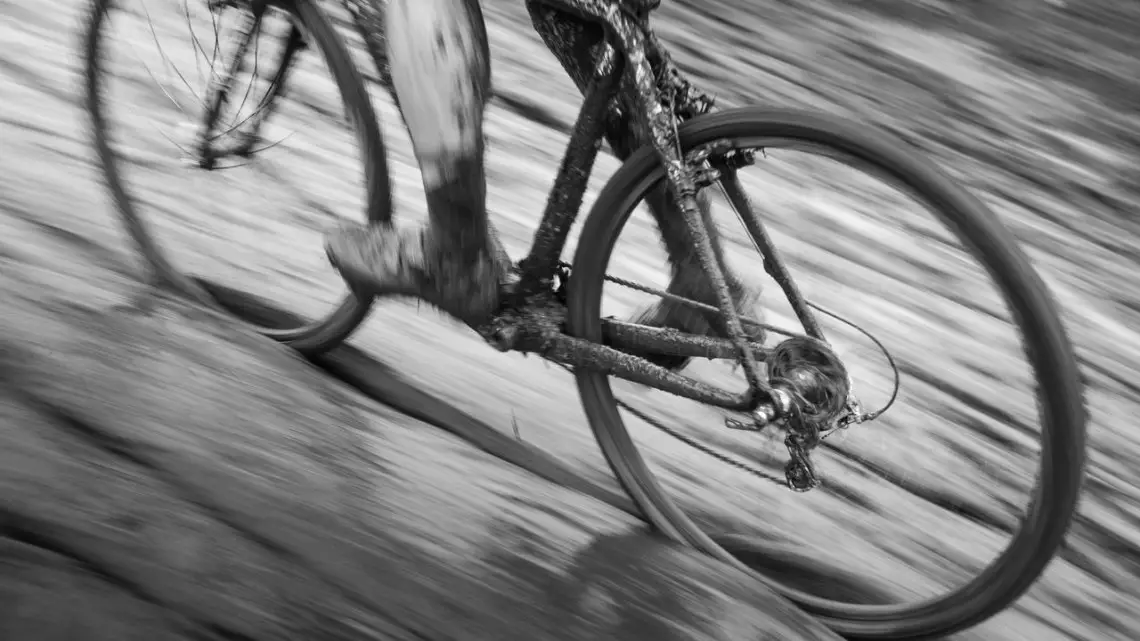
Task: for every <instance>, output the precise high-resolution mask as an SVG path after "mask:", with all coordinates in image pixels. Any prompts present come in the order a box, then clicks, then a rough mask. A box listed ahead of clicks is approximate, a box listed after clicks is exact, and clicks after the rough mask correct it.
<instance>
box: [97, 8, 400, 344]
mask: <svg viewBox="0 0 1140 641" xmlns="http://www.w3.org/2000/svg"><path fill="white" fill-rule="evenodd" d="M85 26H86V28H87V32H86V34H85V40H84V50H83V54H84V57H85V81H86V107H87V109H88V112H89V114H90V118H91V125H92V128H93V135H94V145H95V149H96V151H97V153H98V159H99V162H100V164H101V169H102V172H103V177H104V179H105V181H106V184H107V186H108V189H109V191H110V194H111V196H112V198H113V200H114V203H115V205H116V206H117V207H118V210H119V213H120V215H121V217H122V219H123V221H124V223H125V225H126V229H127V231H128V233H129V234H130V236H131V239H132V240H133V241H134V244H135V246H136V247H137V249H138V250H139V251H140V252H141V253H142V255H143V257H144V259H145V262H146V264H147V266H148V267H149V268H150V269H151V271H152V272H153V274H152V275H153V276H154V277H155V278H156V279H157V280H159V281H160V282H164V283H166V284H172V285H174V286H175V287H176V288H177V289H179V290H181V291H183V292H184V293H188V294H190V295H192V296H195V297H197V298H198V299H199V300H200V301H201V302H203V303H205V304H208V305H214V306H216V305H217V303H216V301H215V300H214V299H213V297H212V296H211V295H210V294H209V293H207V291H206V289H205V288H202V287H199V283H201V282H203V281H205V282H207V283H211V284H215V285H220V286H221V287H222V289H223V290H224V289H231V290H238V291H244V292H248V293H250V294H253V295H255V296H257V297H259V298H262V299H265V300H266V301H267V302H269V303H272V304H274V305H278V306H281V307H284V308H285V309H288V310H290V311H291V312H295V313H296V314H297V315H298V316H301V317H302V318H303V319H305V320H303V321H302V322H301V323H300V324H299V325H295V326H288V327H282V326H279V325H268V324H263V325H258V324H255V328H256V329H257V330H258V331H260V332H261V333H263V334H265V335H267V336H269V337H271V338H273V339H275V340H278V341H280V342H282V343H285V344H287V345H289V346H291V347H293V348H295V349H297V350H298V351H301V352H305V353H317V352H321V351H324V350H326V349H329V348H331V347H334V346H336V345H337V344H339V343H340V342H341V341H342V340H344V338H345V337H347V336H348V334H349V333H351V332H352V331H353V330H354V329H355V328H356V327H357V325H359V324H360V323H361V322H362V321H363V319H364V318H365V316H366V315H367V313H368V311H369V307H370V305H371V303H372V301H371V300H370V299H364V298H358V297H356V296H354V295H353V294H352V293H351V292H349V291H348V289H347V288H346V287H345V285H344V283H343V281H342V280H341V278H340V277H339V276H338V275H337V273H336V272H335V270H333V269H332V268H331V267H330V266H329V265H328V263H327V260H326V258H325V254H324V248H323V245H324V243H323V238H322V237H323V234H324V233H325V232H326V231H327V230H329V229H332V228H335V227H337V226H339V224H340V223H341V221H342V220H344V219H353V218H355V219H358V220H359V219H361V218H366V219H367V220H368V221H369V222H373V223H375V222H381V221H385V220H387V219H388V217H389V216H390V210H391V202H390V201H391V197H390V192H389V181H388V172H387V165H386V159H385V155H384V148H383V141H382V139H381V135H380V131H379V124H378V122H377V120H376V115H375V113H374V111H373V108H372V104H371V102H370V100H369V96H368V93H367V91H366V89H365V86H364V83H363V80H362V78H361V76H360V74H359V72H358V71H357V69H356V66H355V63H354V60H353V58H352V56H351V54H350V52H349V50H348V49H347V48H346V46H345V43H344V41H343V40H342V38H341V35H340V34H339V33H338V32H337V31H336V30H335V29H334V28H333V26H332V25H331V24H330V21H329V19H328V18H327V17H326V16H325V14H324V13H323V11H322V9H320V8H319V7H318V6H317V3H316V2H314V1H312V0H175V1H174V2H155V1H154V0H93V2H92V4H91V8H90V13H89V15H88V17H87V23H86V25H85ZM250 322H251V323H252V322H253V321H250Z"/></svg>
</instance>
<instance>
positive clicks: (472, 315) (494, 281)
mask: <svg viewBox="0 0 1140 641" xmlns="http://www.w3.org/2000/svg"><path fill="white" fill-rule="evenodd" d="M325 252H326V253H327V254H328V257H329V261H330V262H332V264H333V266H334V267H335V268H336V269H337V270H338V271H339V272H340V274H341V276H342V277H343V278H344V280H345V281H346V282H347V283H348V285H349V287H350V288H352V289H353V291H357V292H361V293H364V294H368V295H372V296H393V295H394V296H414V297H416V298H420V299H422V300H424V301H426V302H428V303H430V304H432V305H434V306H436V307H438V308H439V309H441V310H443V311H444V312H447V313H448V314H450V315H451V316H454V317H455V318H456V319H458V320H460V321H463V322H464V323H466V324H468V325H470V326H472V327H478V326H479V325H480V324H482V323H484V322H486V321H487V320H488V319H489V318H490V317H491V315H492V314H493V313H494V312H495V311H496V309H497V308H498V305H499V283H500V279H501V277H502V275H503V274H504V273H506V272H507V271H509V268H510V266H509V264H508V265H503V264H502V260H503V255H502V254H501V253H500V252H498V251H496V248H495V243H494V242H493V241H492V240H491V239H490V238H488V239H487V240H486V243H485V246H484V247H478V248H475V249H474V250H473V249H472V248H463V251H455V250H453V249H452V248H448V247H444V246H442V244H440V243H438V242H436V240H435V238H434V236H433V234H432V233H431V231H430V229H399V228H396V227H393V226H386V225H380V226H372V227H364V226H361V225H351V226H345V227H342V228H340V229H339V230H337V231H335V232H333V233H332V234H329V235H328V236H327V237H326V238H325Z"/></svg>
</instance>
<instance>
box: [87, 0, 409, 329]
mask: <svg viewBox="0 0 1140 641" xmlns="http://www.w3.org/2000/svg"><path fill="white" fill-rule="evenodd" d="M133 1H135V0H131V2H133ZM137 1H140V2H144V1H145V0H137ZM188 2H189V0H183V3H180V4H183V6H184V7H185V8H186V9H185V10H186V11H187V12H189V11H190V9H189V7H190V6H191V5H190V4H188ZM129 4H130V2H124V1H122V0H94V1H93V3H92V12H91V21H90V23H89V25H88V32H87V36H86V40H85V43H84V49H85V53H86V61H85V62H86V73H87V76H86V78H87V92H86V106H87V111H88V114H89V117H90V121H91V123H92V125H93V127H92V128H93V132H94V136H93V138H94V141H93V142H94V146H95V148H96V152H97V155H98V157H99V158H100V160H101V163H100V164H101V169H102V174H103V177H104V181H105V183H106V185H107V188H108V190H109V191H110V193H111V195H112V198H113V201H114V203H115V205H116V206H117V208H118V210H119V212H120V217H121V218H122V220H123V222H124V224H125V226H126V228H127V231H128V233H129V235H130V237H131V239H132V241H133V242H134V244H135V247H136V249H137V250H138V251H140V253H142V254H143V256H144V258H145V262H146V263H147V266H148V267H149V269H150V270H151V271H152V274H153V276H154V277H155V278H157V280H158V281H159V282H160V283H164V284H166V285H168V286H172V287H173V288H174V289H176V290H177V291H179V292H181V293H183V294H184V295H188V296H190V297H192V298H194V299H195V300H196V301H197V302H199V303H201V304H203V305H206V306H208V307H211V308H214V309H216V310H219V311H229V312H233V311H237V310H233V309H229V308H226V307H225V306H224V305H222V304H220V303H219V301H218V300H217V299H216V298H215V297H214V296H213V295H211V293H210V291H209V288H208V287H204V286H202V285H203V283H202V282H201V281H200V280H199V279H197V278H194V277H190V276H187V275H186V274H185V273H184V272H183V271H181V269H180V268H179V267H178V266H177V264H178V262H179V261H176V260H174V259H173V257H172V256H171V254H170V249H171V248H170V247H167V246H166V243H163V242H161V241H160V240H159V239H158V238H157V234H156V229H157V227H159V226H156V225H155V224H154V223H153V222H152V220H151V219H152V218H154V217H155V216H156V215H160V214H156V210H155V208H154V207H151V206H148V204H147V202H146V201H145V199H140V198H139V197H138V196H137V195H136V194H135V193H134V190H133V189H132V187H131V185H130V184H129V181H128V179H127V176H126V175H125V173H124V167H126V168H127V169H130V170H133V169H134V167H131V159H129V158H128V154H125V153H124V152H123V151H122V150H120V149H119V148H118V147H119V146H120V145H119V139H120V138H122V137H123V136H122V133H123V132H122V131H121V130H122V123H121V122H117V123H114V124H112V122H111V120H112V119H111V118H109V115H108V105H107V102H108V94H109V92H110V90H109V88H108V82H107V80H108V73H109V71H108V66H109V64H110V63H109V62H108V47H109V46H110V45H111V44H113V42H114V41H115V40H116V35H118V34H115V33H114V30H115V29H116V27H115V23H116V22H122V19H121V18H122V16H121V15H115V16H112V15H111V14H112V12H116V14H125V13H128V12H129V7H128V6H125V5H129ZM280 6H281V9H280V10H279V12H278V13H287V15H288V17H289V19H290V20H291V21H292V23H293V24H300V23H301V17H300V16H299V15H298V13H299V12H300V11H302V10H307V9H310V8H309V7H307V5H305V4H304V3H297V5H296V6H295V7H294V6H293V4H292V3H289V4H288V6H289V8H288V9H285V8H284V7H285V5H280ZM143 11H144V12H147V15H146V17H147V18H148V19H150V18H151V17H152V16H151V15H150V14H149V10H148V9H146V8H145V5H144V9H143ZM186 20H187V22H189V20H190V18H189V16H188V15H187V17H186ZM200 32H201V30H199V32H196V33H194V32H192V34H193V35H194V37H198V35H199V34H200ZM215 35H216V34H215ZM155 40H156V42H158V41H159V40H158V34H157V33H156V34H155ZM314 45H315V43H312V41H311V39H310V46H309V50H307V51H302V52H300V55H301V56H304V57H315V58H317V59H318V60H320V61H321V62H322V63H323V65H324V77H325V79H326V81H328V82H332V83H333V84H334V89H335V90H334V92H332V93H333V94H334V95H336V96H337V97H338V99H340V101H341V106H342V110H343V112H344V113H345V115H346V116H347V117H348V124H349V127H348V128H349V129H352V130H353V131H354V133H352V134H349V139H350V140H353V141H354V142H355V147H356V150H355V151H354V153H352V154H349V156H350V157H351V158H355V159H357V160H361V161H363V162H362V163H360V162H358V163H357V165H356V166H357V167H358V168H359V167H360V166H363V167H364V178H365V180H364V181H362V182H364V183H365V189H364V191H365V193H366V196H365V198H364V200H363V202H362V203H358V205H359V206H356V207H351V208H350V210H354V211H357V212H358V211H359V210H361V209H363V210H365V211H366V212H367V214H368V217H369V218H370V219H376V218H377V217H378V216H386V215H387V213H388V207H387V203H386V202H384V201H385V199H386V197H387V191H386V181H387V177H386V174H384V172H383V168H382V166H378V165H377V159H376V158H373V157H372V155H370V154H367V153H366V151H365V150H367V149H369V148H370V145H376V144H378V140H377V141H376V142H373V141H372V140H370V137H369V135H368V133H367V132H366V131H365V130H364V129H365V128H364V127H363V126H360V125H359V124H358V123H362V122H368V121H369V120H370V119H372V120H374V116H372V112H371V108H370V106H367V105H365V106H364V107H361V106H360V105H359V104H352V102H351V101H350V100H349V99H348V97H347V96H345V95H343V91H344V88H343V87H340V86H338V85H337V81H336V78H335V75H334V72H333V71H332V63H331V62H330V61H327V60H326V59H325V55H324V53H325V52H323V51H320V47H318V46H314ZM132 46H134V45H132ZM160 46H161V44H160V45H156V48H157V47H160ZM190 46H191V47H193V46H194V43H193V42H192V43H191V45H190ZM197 46H198V47H201V46H202V45H201V42H200V41H199V42H198V45H197ZM314 54H316V55H314ZM136 55H137V51H136ZM163 55H165V51H164V54H163ZM195 61H196V62H197V53H195ZM156 64H160V63H156ZM147 71H148V73H151V69H149V68H148V69H147ZM199 71H200V70H199ZM167 73H169V72H167ZM175 74H176V75H177V76H178V77H179V78H180V79H182V80H186V76H189V73H188V72H185V73H183V72H180V71H178V70H177V69H175ZM286 86H288V85H286ZM237 89H238V90H239V91H240V90H241V89H243V88H241V87H238V88H237ZM190 91H191V92H193V89H191V90H190ZM163 93H167V92H166V90H165V89H163ZM241 97H242V101H243V104H245V101H246V100H248V99H249V96H248V92H246V94H244V95H242V96H241ZM172 100H174V99H173V98H172ZM260 108H261V106H260V105H258V109H260ZM238 110H239V113H238V114H236V115H235V119H234V123H236V124H237V126H239V127H242V126H246V127H248V126H250V125H252V124H253V123H257V122H258V121H261V120H264V118H263V117H260V116H259V115H258V112H256V111H255V112H252V113H249V114H241V113H240V110H241V107H240V106H239V107H238ZM247 111H248V110H247ZM360 111H363V112H364V113H360ZM238 116H241V118H240V119H238ZM270 121H272V118H270ZM215 135H216V136H218V137H219V138H220V137H221V136H220V133H217V134H215ZM377 138H378V136H377ZM219 144H221V143H220V142H219ZM278 144H281V143H280V142H270V143H269V145H268V146H269V147H275V146H276V145H278ZM261 151H265V149H261V148H259V149H255V150H254V152H255V156H254V157H255V158H256V157H257V156H256V154H257V153H258V152H261ZM381 160H382V159H381ZM127 173H131V172H127ZM355 215H356V216H357V217H359V213H357V214H355ZM259 240H260V239H259ZM273 240H274V239H273V238H272V237H267V238H266V239H265V242H267V243H272V242H273ZM311 244H312V252H313V253H320V255H321V257H322V258H323V251H322V250H321V241H320V240H319V237H316V238H314V242H313V243H311ZM286 265H288V263H286ZM287 268H288V267H287ZM327 270H328V273H329V275H330V278H329V283H331V284H332V287H330V288H327V289H329V290H330V291H343V292H344V293H343V295H342V296H341V297H340V300H339V301H336V302H333V304H332V306H331V308H330V309H328V310H327V311H326V312H324V313H319V314H318V315H316V317H315V318H313V319H312V320H306V321H305V322H303V324H300V325H296V326H292V327H279V326H272V325H265V324H262V323H257V322H252V321H251V320H249V319H246V322H247V324H249V325H251V326H252V327H253V328H254V329H255V330H256V331H258V332H259V333H261V334H263V335H266V336H268V337H270V338H272V339H274V340H277V341H280V342H283V343H286V344H289V345H290V346H292V347H294V348H296V349H298V350H300V351H322V350H323V349H326V348H327V347H328V346H330V345H329V344H328V343H329V341H330V336H333V335H337V334H345V333H347V331H351V328H354V327H355V326H356V325H357V324H359V323H360V322H361V321H362V320H363V318H364V317H365V316H366V315H367V313H368V311H369V308H370V306H371V303H372V301H371V299H360V298H357V297H356V296H355V295H353V293H351V292H350V291H348V290H347V288H346V287H344V286H343V283H342V282H340V280H339V278H338V277H336V278H334V276H335V272H333V271H332V269H331V266H329V267H327ZM241 289H249V287H248V285H245V286H243V287H241ZM254 289H256V287H255V288H254ZM320 289H326V288H320Z"/></svg>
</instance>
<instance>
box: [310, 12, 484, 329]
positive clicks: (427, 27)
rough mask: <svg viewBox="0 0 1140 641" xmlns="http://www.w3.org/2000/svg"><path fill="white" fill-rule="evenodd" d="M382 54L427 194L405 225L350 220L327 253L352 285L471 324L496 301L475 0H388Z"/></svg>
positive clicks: (479, 23) (480, 47)
mask: <svg viewBox="0 0 1140 641" xmlns="http://www.w3.org/2000/svg"><path fill="white" fill-rule="evenodd" d="M384 22H385V23H386V25H385V27H386V29H387V33H386V40H387V43H386V44H387V48H388V52H387V53H388V57H387V61H388V63H389V70H390V71H389V73H390V77H391V84H392V89H393V91H394V92H395V94H396V96H397V97H398V101H399V104H400V105H401V112H402V114H403V117H404V122H405V124H406V126H407V128H408V132H409V134H410V137H411V140H412V145H413V147H414V150H415V155H416V159H417V161H418V162H419V165H420V172H421V174H422V176H423V183H424V190H425V192H426V194H427V202H428V215H429V223H428V226H427V228H426V229H423V230H416V231H415V232H414V233H408V232H404V233H397V232H396V230H394V229H390V228H383V227H381V228H373V229H363V228H351V229H346V230H343V231H342V232H340V233H338V234H335V235H333V236H332V237H330V239H329V255H330V258H332V259H333V262H334V263H335V264H336V265H337V267H338V268H339V269H340V270H341V272H342V274H344V275H345V277H346V279H348V280H349V281H350V282H352V283H353V284H355V285H357V286H360V287H363V288H365V289H368V290H371V291H374V292H376V293H381V294H383V293H394V294H408V295H415V296H419V297H422V298H424V299H426V300H428V301H429V302H432V303H434V304H436V305H438V306H439V307H441V308H443V309H444V310H445V311H447V312H449V313H451V314H453V315H455V316H457V317H459V318H460V319H461V320H464V321H467V322H470V323H475V322H478V321H480V320H483V319H484V318H485V317H486V316H488V315H489V314H490V313H491V312H493V311H494V308H495V306H496V305H497V302H498V274H499V269H500V266H499V265H498V264H497V261H496V258H497V256H495V252H494V251H493V248H492V242H491V237H490V234H489V233H488V223H487V213H486V209H485V201H486V180H485V172H484V166H483V111H484V106H485V104H486V101H487V99H488V94H489V92H490V78H491V74H490V55H489V50H488V45H487V36H486V27H485V25H484V24H483V16H482V13H481V11H480V8H479V5H478V3H477V0H388V4H387V8H386V13H385V16H384Z"/></svg>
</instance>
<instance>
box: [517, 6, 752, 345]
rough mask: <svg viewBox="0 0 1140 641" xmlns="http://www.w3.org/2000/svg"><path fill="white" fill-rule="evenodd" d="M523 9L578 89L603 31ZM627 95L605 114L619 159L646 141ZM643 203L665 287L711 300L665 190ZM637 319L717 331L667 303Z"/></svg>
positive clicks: (737, 282)
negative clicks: (658, 241) (654, 229)
mask: <svg viewBox="0 0 1140 641" xmlns="http://www.w3.org/2000/svg"><path fill="white" fill-rule="evenodd" d="M527 9H528V10H529V11H530V14H531V19H532V21H533V23H534V27H535V29H536V30H537V31H538V33H539V35H540V36H541V37H542V39H543V41H544V42H545V43H546V45H547V47H549V48H550V50H551V52H553V53H554V55H555V57H556V58H557V59H558V61H559V62H560V63H561V64H562V66H563V68H564V69H565V70H566V72H567V73H568V74H569V76H570V78H571V79H572V80H573V81H574V83H575V84H576V85H577V86H578V89H579V90H580V91H583V92H584V91H585V90H586V88H587V86H588V85H589V82H590V79H591V75H592V73H593V69H594V61H595V60H596V58H597V54H598V51H599V49H600V47H601V46H602V45H603V43H604V34H603V31H602V28H601V27H600V25H596V24H592V23H587V22H583V21H581V20H578V19H576V18H574V17H573V16H569V15H567V14H565V13H563V12H560V11H558V10H557V9H552V8H550V7H549V6H547V5H543V4H542V3H541V2H540V1H539V0H528V1H527ZM623 82H628V80H623ZM630 95H632V93H631V92H629V91H622V92H621V96H620V98H619V102H618V104H617V105H616V107H617V108H616V109H615V110H613V111H611V113H610V115H609V117H608V118H607V121H608V122H607V130H606V141H607V142H609V144H610V147H611V148H612V149H613V151H614V154H615V155H617V156H618V158H619V159H621V160H625V159H626V158H628V157H629V155H630V154H632V153H633V152H634V151H636V150H637V149H638V148H640V147H641V146H642V145H644V144H646V143H647V142H648V140H649V135H648V125H647V124H646V123H645V122H644V117H643V116H641V110H640V109H639V108H638V107H637V106H636V105H634V104H631V101H630V100H629V96H630ZM699 202H700V207H701V213H702V214H703V215H704V219H705V226H706V227H707V228H708V230H709V235H710V240H711V241H712V245H713V249H714V250H715V251H716V253H717V255H718V256H720V257H721V258H722V260H721V264H722V265H725V264H726V263H725V262H724V260H723V249H722V242H721V238H720V234H719V233H717V228H716V225H715V224H714V222H713V220H712V216H711V211H710V206H709V202H708V199H707V198H706V197H701V198H700V199H699ZM646 204H647V205H648V206H649V210H650V212H651V213H652V215H653V218H654V220H655V221H656V222H657V226H658V228H659V229H660V231H661V238H662V241H663V244H664V245H665V251H666V254H667V255H668V258H669V263H670V266H671V267H672V279H671V282H670V284H669V291H670V292H672V293H674V294H677V295H680V296H684V297H686V298H691V299H694V300H698V301H701V302H704V303H709V304H714V303H715V300H713V293H712V287H711V284H710V283H709V282H708V277H707V276H706V275H705V272H704V270H703V269H702V268H701V266H700V263H699V261H698V259H697V256H696V253H695V251H694V249H693V244H692V242H691V241H690V240H689V233H688V229H687V228H686V227H685V222H684V220H683V217H682V216H681V213H680V211H678V207H677V204H676V202H675V201H674V200H673V198H672V197H671V196H670V195H669V194H668V193H667V190H666V189H665V188H664V187H661V188H659V189H656V190H654V191H652V192H650V194H648V195H647V196H646ZM725 275H726V278H727V280H728V284H729V287H730V289H731V290H732V293H733V296H734V298H735V299H736V300H737V301H738V306H739V308H740V309H741V310H743V311H749V312H750V311H751V308H752V307H753V306H754V304H755V301H756V298H757V291H756V290H754V289H750V288H748V287H746V286H745V284H744V283H743V282H742V280H741V279H740V278H739V277H738V276H737V275H736V274H735V273H734V272H733V271H732V270H731V269H728V268H727V265H726V273H725ZM639 322H645V323H649V324H653V325H658V326H668V327H675V328H677V329H682V330H685V331H689V332H694V333H709V332H710V330H713V329H720V328H719V327H714V326H713V325H717V324H718V323H714V324H713V325H710V323H709V322H708V319H706V317H705V316H704V315H702V314H700V313H696V312H694V310H693V309H692V308H690V307H685V306H679V305H676V304H670V303H669V302H668V301H663V302H662V303H661V304H658V305H657V306H655V307H653V308H651V309H649V310H646V312H645V313H643V314H642V315H641V317H640V319H639ZM753 337H754V338H757V339H759V338H761V336H760V334H759V333H756V334H753ZM652 360H655V361H656V362H658V363H659V364H661V365H665V366H679V365H682V364H683V363H684V361H685V359H681V358H668V357H664V356H659V357H655V358H653V359H652Z"/></svg>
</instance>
